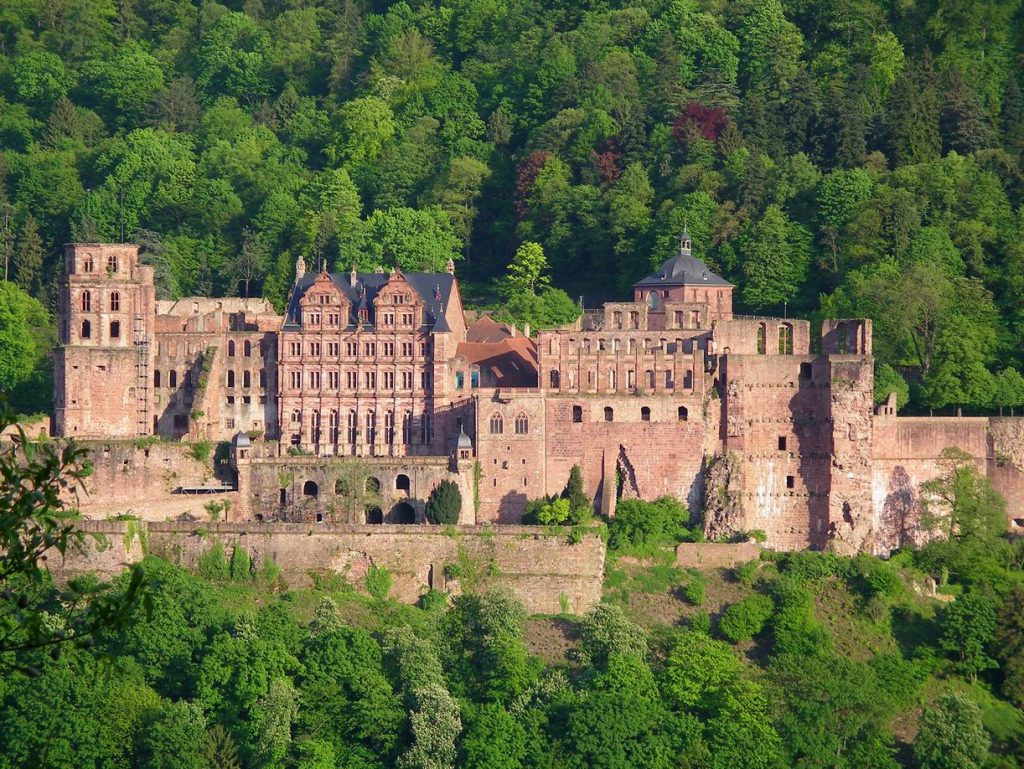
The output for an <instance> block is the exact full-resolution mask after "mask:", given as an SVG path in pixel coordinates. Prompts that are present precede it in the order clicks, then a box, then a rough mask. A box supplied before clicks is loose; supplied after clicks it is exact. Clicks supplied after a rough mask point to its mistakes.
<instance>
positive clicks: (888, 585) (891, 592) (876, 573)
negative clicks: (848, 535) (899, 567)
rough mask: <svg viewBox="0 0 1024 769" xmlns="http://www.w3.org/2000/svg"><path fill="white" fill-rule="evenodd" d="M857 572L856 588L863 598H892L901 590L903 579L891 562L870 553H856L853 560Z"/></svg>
mask: <svg viewBox="0 0 1024 769" xmlns="http://www.w3.org/2000/svg"><path fill="white" fill-rule="evenodd" d="M853 567H854V569H856V571H857V573H858V575H857V576H858V578H859V579H858V583H859V584H858V589H859V590H860V592H861V594H862V595H863V596H864V597H865V598H869V599H870V598H874V597H876V596H884V597H886V598H893V597H895V596H897V595H899V594H900V593H902V592H903V580H901V579H900V576H899V574H897V573H896V569H895V568H893V566H892V565H891V564H888V563H886V562H885V561H883V560H881V559H880V558H876V557H874V556H871V555H863V554H862V555H858V556H857V557H856V558H855V559H854V561H853Z"/></svg>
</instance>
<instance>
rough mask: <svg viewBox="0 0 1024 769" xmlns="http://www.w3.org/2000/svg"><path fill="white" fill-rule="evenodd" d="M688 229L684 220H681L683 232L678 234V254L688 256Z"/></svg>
mask: <svg viewBox="0 0 1024 769" xmlns="http://www.w3.org/2000/svg"><path fill="white" fill-rule="evenodd" d="M690 246H691V244H690V231H689V229H687V226H686V220H685V219H684V220H683V232H682V234H681V235H680V236H679V255H680V256H689V255H690Z"/></svg>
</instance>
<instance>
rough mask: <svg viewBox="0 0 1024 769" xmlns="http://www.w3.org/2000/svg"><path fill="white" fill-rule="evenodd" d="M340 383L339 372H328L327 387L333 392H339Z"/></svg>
mask: <svg viewBox="0 0 1024 769" xmlns="http://www.w3.org/2000/svg"><path fill="white" fill-rule="evenodd" d="M340 381H341V376H340V375H339V373H338V372H337V371H328V372H327V386H328V387H329V388H330V389H331V390H337V389H338V383H339V382H340Z"/></svg>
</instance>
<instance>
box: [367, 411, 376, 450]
mask: <svg viewBox="0 0 1024 769" xmlns="http://www.w3.org/2000/svg"><path fill="white" fill-rule="evenodd" d="M376 441H377V412H376V411H367V412H366V442H367V443H376Z"/></svg>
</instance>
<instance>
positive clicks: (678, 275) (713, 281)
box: [635, 232, 732, 288]
mask: <svg viewBox="0 0 1024 769" xmlns="http://www.w3.org/2000/svg"><path fill="white" fill-rule="evenodd" d="M683 238H684V242H685V243H686V244H687V245H683V244H682V242H681V244H680V248H679V251H678V253H677V254H676V255H675V256H673V257H672V258H670V259H666V260H665V261H664V262H662V265H661V267H660V268H659V269H658V271H657V272H655V273H654V274H653V275H648V276H647V277H646V278H644V279H643V280H641V281H639V282H637V283H636V284H635V285H636V286H637V287H638V288H653V287H655V286H732V283H730V282H729V281H727V280H726V279H725V278H723V277H722V276H721V275H716V274H715V273H713V272H712V271H711V270H710V269H709V268H708V266H707V265H706V264H704V262H702V261H701V260H700V259H698V258H697V257H695V256H694V255H693V254H692V253H690V249H689V246H688V244H689V236H688V235H687V234H686V233H685V232H684V233H683Z"/></svg>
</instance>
